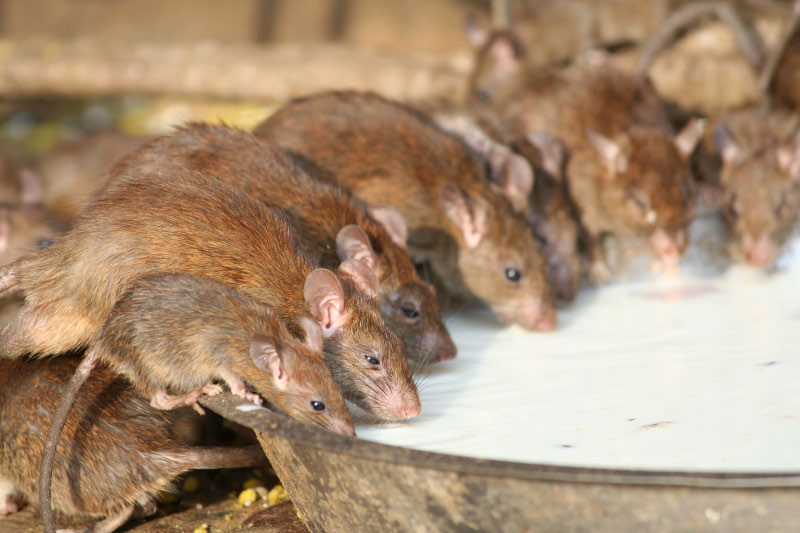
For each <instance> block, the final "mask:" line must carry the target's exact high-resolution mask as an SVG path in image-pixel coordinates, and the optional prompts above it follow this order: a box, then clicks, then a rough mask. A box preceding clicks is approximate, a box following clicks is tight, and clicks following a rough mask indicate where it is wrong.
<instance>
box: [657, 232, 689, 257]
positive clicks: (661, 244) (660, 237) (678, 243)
mask: <svg viewBox="0 0 800 533" xmlns="http://www.w3.org/2000/svg"><path fill="white" fill-rule="evenodd" d="M688 240H689V239H688V237H687V235H686V231H685V230H680V231H678V232H677V233H675V235H674V236H670V235H669V234H668V233H667V232H666V231H664V230H663V229H658V230H656V231H655V232H654V233H653V235H652V236H651V237H650V244H651V245H652V247H653V250H654V251H655V253H656V255H657V256H658V257H659V259H662V260H666V261H678V259H680V258H681V256H682V255H683V252H684V250H685V249H686V245H687V244H688Z"/></svg>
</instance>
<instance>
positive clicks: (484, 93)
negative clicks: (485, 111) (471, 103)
mask: <svg viewBox="0 0 800 533" xmlns="http://www.w3.org/2000/svg"><path fill="white" fill-rule="evenodd" d="M478 99H480V100H481V101H483V102H488V101H489V100H491V99H492V90H491V89H489V88H488V87H481V88H480V89H478Z"/></svg>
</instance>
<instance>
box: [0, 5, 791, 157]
mask: <svg viewBox="0 0 800 533" xmlns="http://www.w3.org/2000/svg"><path fill="white" fill-rule="evenodd" d="M686 3H687V2H686V1H685V0H683V1H682V0H511V1H510V2H507V3H503V2H491V1H490V0H434V1H426V2H421V1H417V0H304V1H302V2H298V1H292V0H230V1H227V2H218V1H214V0H170V1H167V2H164V1H160V0H0V143H2V146H0V148H1V149H2V154H3V155H6V156H8V155H11V156H14V157H19V156H27V155H30V154H37V153H41V152H43V151H46V150H48V149H49V148H51V147H52V146H53V145H54V144H56V143H57V142H58V141H60V140H62V139H65V138H66V139H70V138H74V137H76V136H80V135H81V134H82V133H83V132H85V131H92V130H97V129H103V128H109V127H115V128H117V129H121V130H123V131H125V132H126V133H133V134H152V133H161V132H164V131H168V130H169V127H170V126H171V125H173V124H177V123H180V122H184V121H186V120H208V121H220V120H224V121H226V122H228V123H232V124H236V125H241V126H243V127H249V126H252V125H254V124H255V123H257V122H258V121H260V120H261V119H263V118H264V117H265V116H266V115H267V114H269V113H270V112H271V110H273V109H274V108H275V107H276V106H277V105H279V104H280V103H281V102H283V101H285V100H287V99H288V98H291V97H294V96H298V95H301V94H305V93H309V92H314V91H318V90H322V89H326V88H358V89H370V90H376V91H379V92H381V93H382V94H385V95H388V96H391V97H395V98H399V99H403V100H412V101H413V100H420V99H426V98H442V97H443V98H449V99H453V100H459V99H460V98H461V97H462V96H463V91H464V87H465V86H466V80H467V77H468V75H469V72H470V69H471V66H472V54H473V50H472V48H471V47H470V44H469V42H468V40H467V38H466V32H465V19H466V17H467V14H468V13H472V14H473V15H474V16H475V17H476V20H477V21H478V23H479V24H481V25H484V26H485V27H488V25H489V24H491V23H492V20H493V19H494V22H495V24H497V23H502V22H503V21H504V20H505V21H506V23H509V24H511V25H512V26H513V27H514V28H515V29H517V30H518V31H519V32H520V34H521V35H522V36H523V39H524V40H525V42H526V44H527V45H528V46H529V47H530V50H531V54H530V60H531V61H534V62H538V63H550V62H558V61H563V60H566V59H568V58H570V57H572V56H574V55H575V54H577V53H579V52H581V51H584V50H586V49H589V48H591V47H597V46H602V47H606V48H607V49H610V50H612V51H614V53H615V54H616V55H617V56H618V57H619V58H620V62H621V64H622V65H624V66H629V67H631V68H632V66H633V65H634V64H635V59H636V54H637V53H638V49H639V47H640V45H641V43H642V42H643V41H644V40H645V39H646V38H647V37H648V36H650V35H652V33H653V31H654V30H655V28H656V27H658V25H659V24H660V23H661V22H662V21H663V20H664V19H665V18H666V17H667V16H668V15H669V13H670V12H671V11H673V10H674V9H676V8H677V7H679V6H681V5H683V4H686ZM728 3H729V4H731V5H732V6H733V7H734V8H735V9H737V11H739V12H740V14H741V15H742V16H743V17H745V18H746V19H747V20H748V21H750V22H751V23H752V24H753V25H754V27H755V28H756V29H757V31H758V32H759V34H761V35H762V37H763V38H764V40H765V42H766V43H767V44H770V43H772V42H774V40H775V39H776V36H777V35H778V33H779V30H780V27H781V23H782V21H783V20H785V18H786V16H787V13H788V11H789V9H790V3H789V2H786V1H781V0H738V1H731V2H728ZM683 41H686V42H683ZM651 76H652V77H653V79H654V81H655V83H656V86H657V87H658V88H659V90H660V91H661V92H662V94H664V95H665V97H667V98H668V99H671V100H676V101H678V102H679V103H681V104H682V105H684V106H686V107H690V108H693V109H699V110H700V111H704V112H707V113H710V112H714V111H716V110H719V109H723V108H730V107H732V106H736V105H743V104H744V103H748V102H749V101H752V100H753V99H755V98H757V93H756V90H755V87H754V83H755V74H754V73H753V71H752V67H751V66H750V65H748V64H747V62H746V61H745V60H744V59H743V57H742V55H741V52H740V51H739V50H738V49H737V47H736V45H735V42H734V40H733V38H732V35H731V32H730V30H729V28H728V27H727V26H725V25H724V24H720V23H718V22H714V21H709V22H708V23H707V24H704V25H702V27H699V28H698V27H694V28H693V29H692V31H690V32H686V35H685V36H683V39H682V40H681V41H679V42H678V43H676V44H675V45H674V46H672V47H671V48H670V50H669V51H668V52H665V53H663V54H661V56H660V57H659V60H658V61H657V62H656V64H655V65H654V66H653V69H652V71H651Z"/></svg>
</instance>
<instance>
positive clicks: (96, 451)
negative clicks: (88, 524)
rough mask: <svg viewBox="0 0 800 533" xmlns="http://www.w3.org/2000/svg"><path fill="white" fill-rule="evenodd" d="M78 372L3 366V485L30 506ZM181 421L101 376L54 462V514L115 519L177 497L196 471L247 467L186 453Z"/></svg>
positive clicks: (193, 450)
mask: <svg viewBox="0 0 800 533" xmlns="http://www.w3.org/2000/svg"><path fill="white" fill-rule="evenodd" d="M77 365H78V361H77V360H76V359H75V358H74V357H62V358H58V359H52V360H38V361H7V360H0V477H3V478H7V479H8V480H10V481H11V482H12V484H13V485H14V487H15V488H16V489H17V490H18V491H20V492H21V493H22V494H23V495H24V496H25V498H26V499H27V500H28V501H30V502H35V501H38V500H37V490H38V480H39V462H40V460H41V456H42V449H43V447H44V439H45V436H46V435H47V428H48V426H49V425H50V417H51V413H52V410H53V409H54V407H55V405H57V404H58V401H59V397H60V396H61V393H62V390H63V389H64V388H65V387H66V384H67V382H68V381H69V376H70V375H71V374H72V373H73V371H74V370H75V368H76V367H77ZM180 416H181V414H180V413H178V412H176V411H158V410H155V409H153V408H151V407H150V406H149V405H147V402H146V401H145V400H143V399H142V398H140V397H138V396H137V395H136V394H135V393H134V391H133V389H132V388H131V387H130V386H129V385H128V384H127V382H126V381H125V380H124V379H122V378H120V377H117V376H115V375H114V374H113V373H112V372H111V371H110V370H108V369H107V368H102V367H100V368H97V369H96V370H95V372H94V374H93V375H92V377H91V378H90V379H89V381H88V382H87V384H86V387H85V388H84V391H83V394H81V397H80V398H78V400H77V402H76V404H75V408H74V409H73V411H72V413H71V414H70V416H69V418H68V419H67V425H66V427H65V429H64V436H65V438H64V439H62V441H61V444H60V446H59V448H58V451H57V454H56V462H55V468H54V476H53V485H52V493H53V508H54V509H56V510H57V511H59V512H62V513H64V514H70V515H90V516H107V515H114V514H116V513H119V512H121V511H123V510H124V509H125V508H126V507H129V506H132V505H133V504H136V503H140V502H143V501H148V500H151V499H152V496H154V495H155V494H157V493H158V492H160V491H164V490H170V489H172V485H173V481H174V480H175V478H176V477H177V476H179V475H180V474H182V473H184V472H187V471H189V470H190V469H193V468H223V467H225V466H229V467H236V466H248V464H247V461H244V462H243V461H242V458H241V457H239V455H240V454H239V452H240V450H236V449H228V454H225V455H223V454H220V453H219V451H220V450H219V449H218V448H203V447H189V446H185V445H183V444H182V443H181V438H180V436H179V434H178V433H177V432H176V430H177V424H176V421H177V420H178V419H179V418H180ZM241 451H244V450H241ZM249 455H251V456H253V458H252V459H251V461H250V463H249V464H250V465H255V464H258V463H260V462H262V461H263V455H261V456H260V459H259V456H258V455H254V454H252V453H250V454H249ZM226 456H227V460H226ZM253 459H255V460H253ZM237 462H238V463H240V464H236V463H237ZM226 463H227V465H226Z"/></svg>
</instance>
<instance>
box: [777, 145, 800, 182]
mask: <svg viewBox="0 0 800 533" xmlns="http://www.w3.org/2000/svg"><path fill="white" fill-rule="evenodd" d="M775 155H776V157H777V158H778V166H779V167H780V168H781V170H783V171H784V172H785V173H786V174H788V175H789V177H790V178H791V179H792V180H797V179H800V142H798V140H793V141H792V143H791V144H784V145H783V146H780V147H779V148H778V150H777V153H776V154H775Z"/></svg>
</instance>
